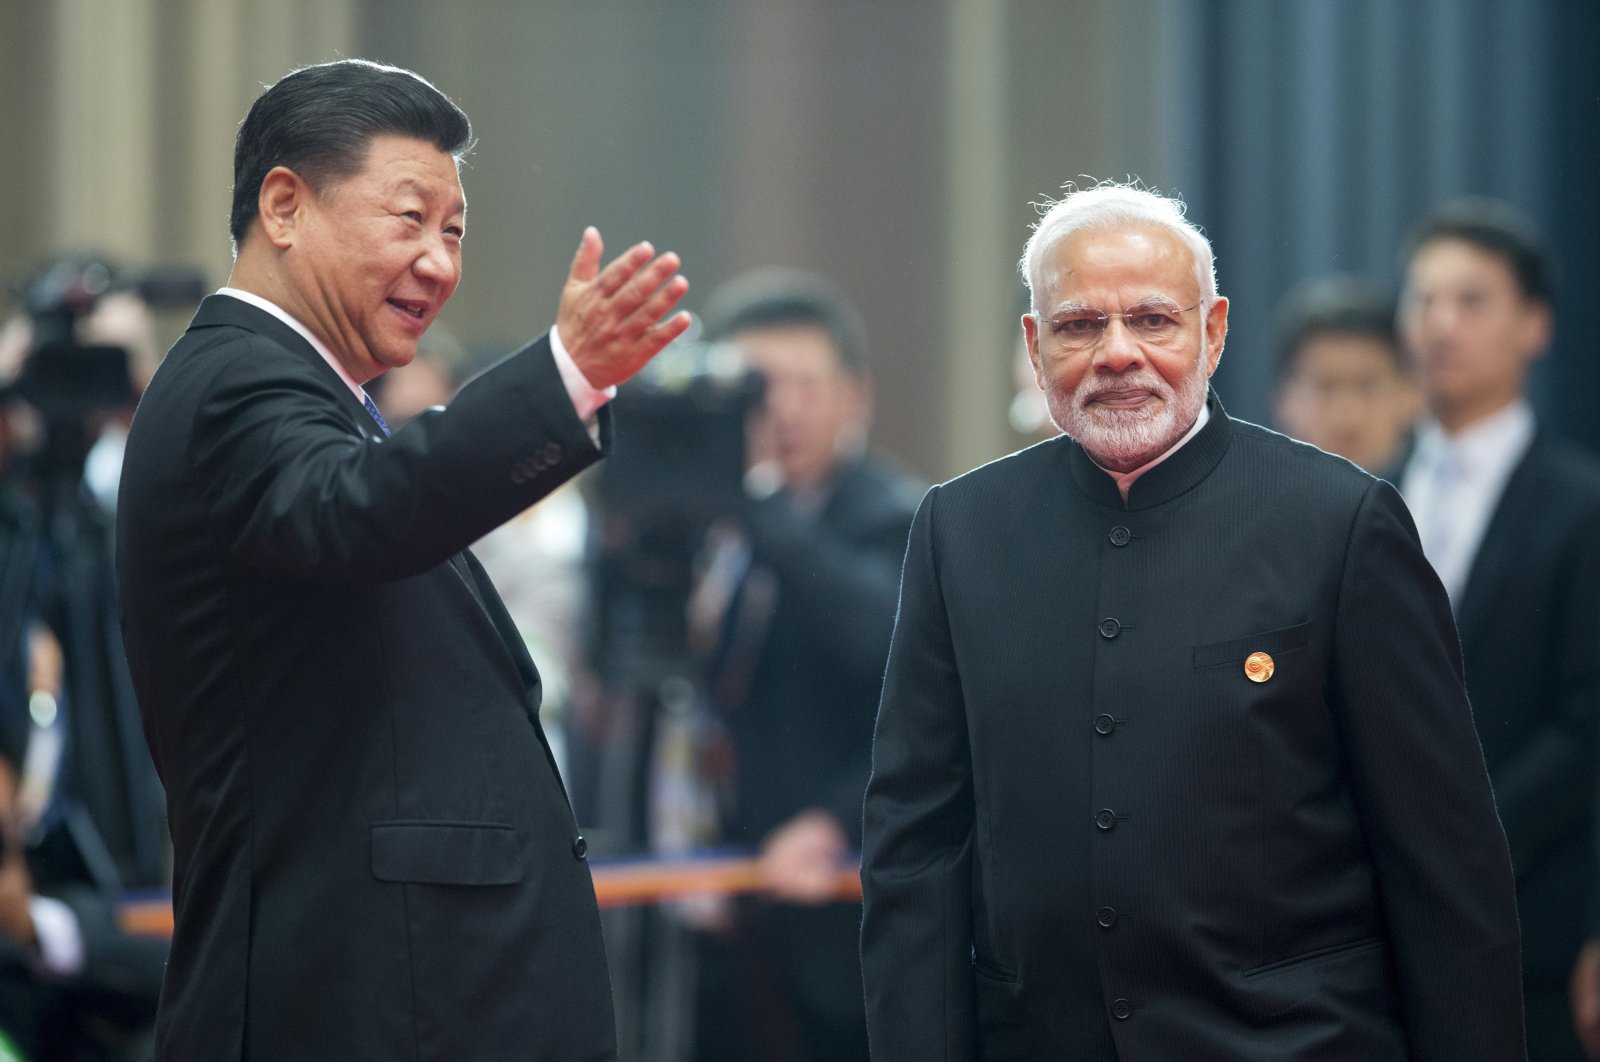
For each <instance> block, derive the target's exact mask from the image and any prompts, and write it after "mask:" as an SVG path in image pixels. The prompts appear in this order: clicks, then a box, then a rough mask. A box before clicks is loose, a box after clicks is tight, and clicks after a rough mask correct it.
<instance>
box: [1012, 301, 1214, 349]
mask: <svg viewBox="0 0 1600 1062" xmlns="http://www.w3.org/2000/svg"><path fill="white" fill-rule="evenodd" d="M1202 305H1204V303H1203V301H1202V302H1197V303H1195V304H1194V305H1193V306H1185V307H1184V308H1183V309H1181V310H1179V309H1174V308H1173V307H1171V306H1167V305H1165V304H1158V305H1153V306H1152V305H1145V306H1135V307H1133V308H1132V309H1129V310H1124V311H1123V312H1122V313H1106V312H1105V311H1104V310H1097V309H1095V308H1094V307H1092V306H1089V307H1085V308H1084V309H1081V310H1067V311H1065V312H1063V313H1058V314H1055V315H1054V316H1051V317H1042V318H1040V322H1039V324H1040V328H1041V329H1042V330H1043V331H1044V332H1045V333H1046V334H1048V335H1049V336H1051V337H1053V338H1054V339H1055V341H1056V342H1057V343H1059V344H1060V345H1061V346H1063V347H1065V348H1066V349H1067V350H1086V349H1088V348H1089V347H1092V346H1094V345H1095V344H1096V343H1098V342H1100V338H1101V337H1102V336H1104V335H1105V334H1106V329H1107V328H1109V327H1110V326H1111V319H1112V318H1113V317H1120V318H1122V323H1123V324H1125V325H1127V327H1128V328H1129V329H1131V330H1132V332H1133V334H1134V335H1135V336H1136V337H1137V338H1138V339H1139V340H1140V341H1141V342H1144V343H1152V344H1156V345H1161V346H1170V345H1172V344H1173V343H1175V342H1177V341H1178V340H1179V339H1180V338H1181V337H1182V336H1183V322H1182V321H1180V320H1178V315H1179V314H1182V313H1188V312H1189V311H1190V310H1197V309H1199V308H1200V307H1201V306H1202Z"/></svg>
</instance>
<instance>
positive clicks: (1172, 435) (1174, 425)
mask: <svg viewBox="0 0 1600 1062" xmlns="http://www.w3.org/2000/svg"><path fill="white" fill-rule="evenodd" d="M1206 368H1207V365H1206V354H1205V350H1204V349H1203V348H1202V349H1201V351H1200V357H1199V358H1198V359H1197V360H1196V364H1195V370H1194V372H1192V373H1190V374H1189V376H1188V377H1187V378H1185V379H1184V380H1183V381H1182V382H1181V383H1180V384H1179V386H1178V387H1177V388H1173V387H1171V386H1169V385H1168V384H1167V382H1166V381H1165V380H1163V379H1162V378H1161V377H1160V376H1159V375H1157V374H1156V373H1155V372H1153V371H1151V370H1149V369H1141V370H1140V371H1138V372H1136V373H1133V374H1130V375H1123V376H1113V377H1106V376H1095V375H1093V374H1092V373H1091V374H1089V375H1087V376H1085V377H1084V378H1083V380H1082V381H1080V382H1079V384H1078V387H1077V390H1075V391H1073V392H1072V393H1071V394H1066V393H1063V392H1062V391H1059V390H1055V389H1051V390H1050V391H1048V392H1047V395H1046V398H1047V400H1048V402H1049V405H1050V419H1051V420H1053V421H1055V425H1056V427H1058V428H1060V429H1061V430H1062V431H1064V432H1066V433H1067V434H1068V435H1070V436H1072V437H1073V438H1074V439H1076V440H1077V441H1078V445H1079V446H1082V447H1083V448H1084V450H1085V451H1087V452H1088V454H1089V456H1090V457H1092V458H1094V459H1095V462H1096V463H1097V464H1099V465H1100V466H1101V467H1103V468H1109V469H1111V470H1113V471H1117V472H1131V471H1133V470H1134V469H1136V468H1138V467H1139V466H1141V465H1143V464H1145V463H1147V462H1149V461H1153V460H1155V459H1156V458H1157V457H1160V456H1161V455H1162V454H1164V453H1166V452H1167V450H1169V449H1171V448H1172V445H1173V444H1174V443H1176V442H1177V441H1178V440H1179V439H1181V438H1182V437H1183V433H1184V432H1186V431H1188V430H1189V429H1190V428H1191V427H1192V426H1193V425H1194V422H1195V419H1196V418H1197V417H1199V416H1200V407H1202V406H1204V405H1205V404H1206V384H1207V381H1208V380H1209V379H1210V374H1209V373H1207V371H1206ZM1129 390H1140V391H1149V392H1150V393H1152V394H1154V395H1157V396H1159V397H1160V399H1161V401H1160V403H1159V408H1155V406H1156V405H1157V403H1153V402H1152V403H1146V404H1145V405H1144V406H1143V407H1141V408H1139V409H1112V408H1110V407H1106V406H1098V405H1096V406H1091V405H1090V404H1089V403H1090V402H1091V401H1092V400H1093V399H1095V398H1096V397H1098V396H1100V395H1103V394H1109V393H1114V392H1117V391H1129Z"/></svg>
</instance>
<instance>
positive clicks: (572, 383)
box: [217, 287, 617, 436]
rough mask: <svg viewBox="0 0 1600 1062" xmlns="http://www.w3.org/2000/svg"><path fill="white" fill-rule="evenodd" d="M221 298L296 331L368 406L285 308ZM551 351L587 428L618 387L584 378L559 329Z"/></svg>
mask: <svg viewBox="0 0 1600 1062" xmlns="http://www.w3.org/2000/svg"><path fill="white" fill-rule="evenodd" d="M217 294H218V295H226V296H228V297H229V298H233V299H238V300H239V301H240V302H245V303H249V304H250V305H251V306H254V307H255V308H256V309H258V310H262V311H264V312H266V313H270V314H271V315H272V316H274V317H276V318H277V319H278V320H280V321H282V322H283V323H284V324H286V325H288V326H289V327H290V328H292V329H294V330H295V332H297V333H299V335H300V336H301V338H303V339H304V340H305V341H306V342H307V343H310V344H311V348H312V349H313V350H315V351H316V352H317V353H318V354H320V355H322V360H323V361H325V362H327V363H328V364H329V365H330V366H332V367H333V371H334V372H336V373H338V374H339V379H341V380H343V381H344V385H345V386H346V387H348V388H350V393H351V394H353V395H355V396H356V399H357V400H358V401H360V402H361V404H362V405H365V404H366V403H367V392H366V391H364V390H363V389H362V387H361V385H360V384H358V383H356V381H355V379H354V378H353V377H351V375H350V373H349V371H348V370H347V369H345V367H344V365H343V364H341V363H340V361H339V359H338V358H336V357H334V356H333V351H331V350H329V349H328V348H327V347H326V346H324V345H323V343H322V341H321V340H320V339H318V338H317V337H316V336H314V335H312V334H311V330H310V329H308V328H306V326H305V325H303V324H301V323H300V322H299V321H296V320H295V319H294V318H293V317H291V316H290V315H289V312H288V311H287V310H285V309H284V308H283V307H281V306H279V305H278V304H277V303H275V302H272V301H270V300H268V299H263V298H262V297H261V296H260V295H256V294H254V293H252V292H248V291H243V290H241V289H239V288H227V287H224V288H219V289H218V290H217ZM550 351H551V353H553V354H554V355H555V359H556V370H557V371H558V372H560V373H561V382H562V383H563V384H564V385H566V388H567V394H568V395H569V396H570V397H571V398H572V406H573V408H574V409H576V410H577V411H578V419H579V420H582V421H583V422H584V423H586V424H587V423H589V419H590V418H591V417H593V416H594V415H595V413H596V412H598V411H599V409H600V407H601V406H603V405H605V404H606V403H607V402H609V401H611V399H613V398H615V397H616V394H617V389H616V388H615V387H604V388H598V387H595V386H594V385H593V384H591V383H590V382H589V381H588V380H587V379H586V378H585V377H584V375H583V371H582V370H581V369H579V368H578V363H577V362H575V361H573V360H572V355H571V354H569V353H567V347H566V344H564V343H562V342H561V333H560V332H559V331H557V330H556V326H555V325H551V326H550ZM593 434H594V430H593V425H591V430H590V435H591V436H592V435H593Z"/></svg>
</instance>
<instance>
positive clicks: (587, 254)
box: [568, 225, 605, 283]
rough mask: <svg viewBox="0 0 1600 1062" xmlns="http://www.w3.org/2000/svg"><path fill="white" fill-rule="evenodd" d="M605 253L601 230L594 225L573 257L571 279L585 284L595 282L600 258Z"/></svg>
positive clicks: (584, 233)
mask: <svg viewBox="0 0 1600 1062" xmlns="http://www.w3.org/2000/svg"><path fill="white" fill-rule="evenodd" d="M604 253H605V243H604V241H602V240H601V239H600V230H599V229H597V228H595V227H594V226H593V225H590V226H587V227H586V228H585V229H584V230H583V236H582V238H580V239H579V240H578V249H577V251H575V252H574V253H573V255H572V269H571V270H570V271H569V273H568V275H569V276H570V278H571V279H573V280H577V281H582V282H585V283H587V282H588V281H591V280H593V279H594V278H595V273H596V272H598V271H599V269H600V256H601V255H602V254H604Z"/></svg>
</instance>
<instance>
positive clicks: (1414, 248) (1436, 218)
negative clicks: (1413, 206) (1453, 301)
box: [1400, 196, 1556, 302]
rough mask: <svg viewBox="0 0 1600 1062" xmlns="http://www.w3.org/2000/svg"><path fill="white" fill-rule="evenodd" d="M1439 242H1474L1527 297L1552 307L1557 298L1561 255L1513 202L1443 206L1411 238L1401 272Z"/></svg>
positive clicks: (1478, 200)
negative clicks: (1498, 262) (1502, 266)
mask: <svg viewBox="0 0 1600 1062" xmlns="http://www.w3.org/2000/svg"><path fill="white" fill-rule="evenodd" d="M1439 240H1460V241H1462V242H1463V243H1470V244H1472V245H1473V246H1474V247H1477V248H1478V249H1480V250H1482V251H1486V252H1488V253H1489V254H1492V255H1494V256H1495V257H1496V258H1499V259H1500V260H1501V261H1503V262H1505V264H1506V267H1507V268H1509V269H1510V270H1511V275H1512V276H1513V277H1515V278H1516V281H1517V286H1518V287H1519V288H1521V289H1522V295H1523V297H1524V298H1528V299H1539V300H1541V301H1543V302H1549V301H1550V300H1551V299H1552V298H1553V297H1554V296H1555V290H1556V259H1555V252H1554V251H1552V250H1551V248H1550V244H1549V242H1548V241H1546V239H1545V237H1544V234H1543V233H1542V232H1540V231H1539V227H1538V226H1537V225H1535V224H1534V223H1533V220H1532V219H1531V218H1529V217H1528V216H1527V215H1526V214H1524V213H1523V212H1522V211H1520V210H1518V209H1517V208H1516V207H1514V206H1512V205H1511V204H1510V203H1507V202H1504V201H1502V200H1499V199H1487V198H1483V197H1481V196H1468V197H1466V198H1462V199H1453V200H1451V201H1450V202H1448V203H1445V204H1444V205H1443V206H1440V207H1439V208H1437V209H1436V210H1434V211H1432V212H1431V213H1429V214H1428V215H1427V216H1426V217H1424V218H1423V219H1422V220H1421V221H1419V222H1417V224H1416V226H1415V227H1414V228H1413V229H1412V230H1411V232H1410V233H1409V234H1408V235H1407V236H1406V240H1405V243H1404V244H1403V245H1402V247H1401V252H1400V268H1401V271H1402V272H1404V270H1405V269H1406V267H1407V266H1408V265H1409V264H1410V262H1411V259H1412V258H1414V257H1415V256H1416V254H1417V252H1418V251H1420V250H1422V248H1423V247H1424V246H1426V245H1427V244H1430V243H1435V242H1437V241H1439Z"/></svg>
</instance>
